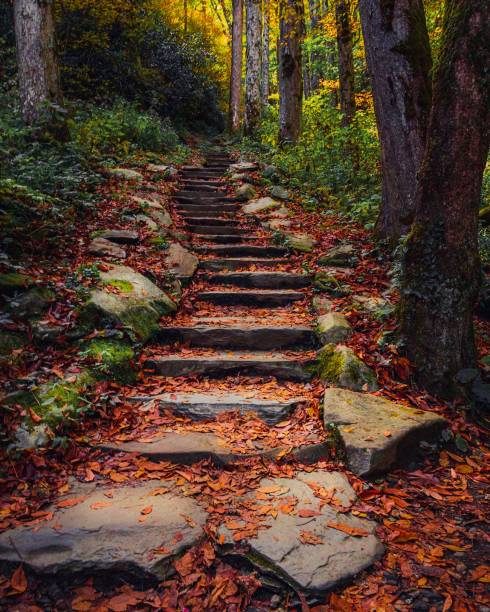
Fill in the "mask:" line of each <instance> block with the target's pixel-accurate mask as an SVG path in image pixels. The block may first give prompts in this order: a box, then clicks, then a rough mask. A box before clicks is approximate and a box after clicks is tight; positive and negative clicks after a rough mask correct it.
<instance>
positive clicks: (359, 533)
mask: <svg viewBox="0 0 490 612" xmlns="http://www.w3.org/2000/svg"><path fill="white" fill-rule="evenodd" d="M327 527H331V528H332V529H337V530H338V531H343V532H344V533H347V534H349V535H351V536H356V537H359V538H366V537H367V536H368V535H369V531H366V530H365V529H361V528H360V527H352V526H351V525H347V524H346V523H335V522H334V521H327Z"/></svg>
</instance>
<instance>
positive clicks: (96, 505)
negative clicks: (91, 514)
mask: <svg viewBox="0 0 490 612" xmlns="http://www.w3.org/2000/svg"><path fill="white" fill-rule="evenodd" d="M109 506H112V502H105V501H101V502H94V503H93V504H90V507H91V508H92V510H100V509H101V508H109Z"/></svg>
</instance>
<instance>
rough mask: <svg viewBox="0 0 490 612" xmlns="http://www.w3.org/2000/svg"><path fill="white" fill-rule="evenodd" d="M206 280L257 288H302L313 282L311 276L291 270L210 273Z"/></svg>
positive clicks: (215, 283) (220, 283) (214, 283)
mask: <svg viewBox="0 0 490 612" xmlns="http://www.w3.org/2000/svg"><path fill="white" fill-rule="evenodd" d="M206 280H207V281H208V282H209V283H210V284H212V285H234V286H236V287H253V288H255V289H300V288H303V287H308V286H309V285H310V284H311V278H310V277H309V276H307V275H303V274H293V273H291V272H234V273H224V274H210V275H209V276H207V277H206Z"/></svg>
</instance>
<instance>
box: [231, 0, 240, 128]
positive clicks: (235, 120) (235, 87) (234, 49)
mask: <svg viewBox="0 0 490 612" xmlns="http://www.w3.org/2000/svg"><path fill="white" fill-rule="evenodd" d="M242 58H243V0H233V26H232V35H231V81H230V112H229V127H230V132H231V133H235V132H237V131H238V130H239V129H240V106H241V99H242Z"/></svg>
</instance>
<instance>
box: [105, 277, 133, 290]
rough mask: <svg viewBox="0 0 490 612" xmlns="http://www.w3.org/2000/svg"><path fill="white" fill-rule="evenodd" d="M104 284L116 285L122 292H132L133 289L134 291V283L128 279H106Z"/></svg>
mask: <svg viewBox="0 0 490 612" xmlns="http://www.w3.org/2000/svg"><path fill="white" fill-rule="evenodd" d="M104 284H105V285H106V286H109V287H115V288H116V289H119V291H120V292H121V293H131V292H132V291H134V287H133V285H132V284H131V283H130V282H129V281H126V280H120V279H117V278H116V279H113V280H110V281H106V282H105V283H104Z"/></svg>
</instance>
